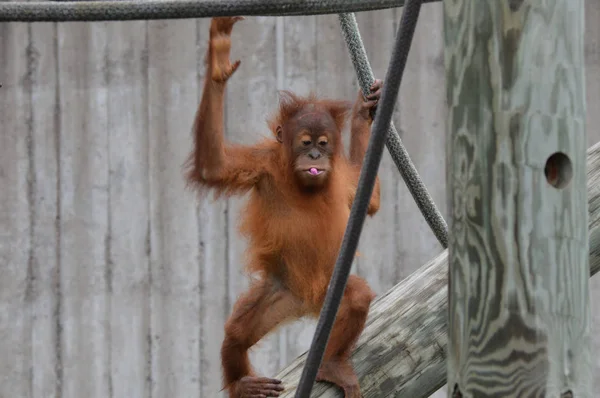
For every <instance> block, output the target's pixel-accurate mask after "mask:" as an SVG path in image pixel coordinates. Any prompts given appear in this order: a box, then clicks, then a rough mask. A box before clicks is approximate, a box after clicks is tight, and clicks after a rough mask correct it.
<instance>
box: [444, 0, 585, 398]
mask: <svg viewBox="0 0 600 398" xmlns="http://www.w3.org/2000/svg"><path fill="white" fill-rule="evenodd" d="M583 10H584V2H583V0H546V1H544V2H539V1H537V0H519V1H509V0H501V1H498V0H478V1H476V2H472V1H467V0H454V1H446V2H444V29H445V32H444V37H445V61H446V62H445V65H446V82H447V86H446V87H447V90H446V91H447V95H446V101H447V103H448V109H449V113H448V119H447V132H448V133H447V137H448V138H447V140H448V141H447V146H446V159H447V161H446V164H447V170H446V173H447V174H446V177H447V178H446V181H447V187H448V215H449V222H448V225H449V230H450V234H449V235H450V239H449V246H448V268H449V302H448V308H449V314H448V349H447V352H448V360H447V362H448V365H447V371H448V375H447V383H448V388H447V391H448V396H452V397H465V398H467V397H469V398H470V397H525V396H527V397H529V396H535V397H544V396H548V397H572V396H575V397H590V396H591V387H592V372H591V370H592V363H591V354H590V347H591V346H590V343H591V341H590V319H591V311H590V303H589V301H590V300H589V263H588V257H587V253H588V252H589V247H588V239H587V238H588V237H587V235H588V234H587V227H586V225H587V224H588V212H587V208H586V197H585V192H586V190H585V186H586V175H585V167H586V164H585V158H584V154H585V150H586V132H585V118H586V109H585V89H584V84H585V83H584V51H583V48H584V46H583V43H584V29H583V26H584V24H583V21H584V18H583V17H584V13H583ZM561 394H562V395H561Z"/></svg>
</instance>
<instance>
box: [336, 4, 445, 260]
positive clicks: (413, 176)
mask: <svg viewBox="0 0 600 398" xmlns="http://www.w3.org/2000/svg"><path fill="white" fill-rule="evenodd" d="M339 20H340V25H341V27H342V33H343V35H344V39H345V40H346V44H347V45H348V51H349V53H350V58H352V64H353V65H354V69H355V70H356V75H357V77H358V81H359V84H360V88H361V90H362V92H363V94H364V95H365V96H366V95H368V94H370V92H371V90H370V87H371V84H373V82H374V77H373V71H372V70H371V65H369V60H368V58H367V53H366V51H365V47H364V45H363V42H362V39H361V37H360V32H359V30H358V24H357V23H356V18H355V16H354V14H353V13H347V14H340V15H339ZM386 146H387V148H388V150H389V151H390V155H391V156H392V159H393V160H394V163H396V166H397V167H398V170H400V174H401V175H402V178H403V179H404V182H405V183H406V186H407V187H408V190H409V191H410V193H411V194H412V196H413V198H414V199H415V202H417V206H418V207H419V209H420V210H421V213H423V216H424V217H425V220H426V221H427V223H428V224H429V227H431V229H432V230H433V233H434V235H435V237H436V238H437V240H438V241H439V242H440V243H441V244H442V246H443V247H444V248H446V247H448V225H447V224H446V221H445V220H444V217H442V214H441V213H440V211H439V210H438V208H437V207H436V205H435V203H434V202H433V199H432V198H431V195H429V192H428V191H427V188H426V187H425V184H423V181H422V180H421V177H419V173H418V172H417V169H416V168H415V166H414V164H413V163H412V161H411V160H410V156H409V155H408V151H407V150H406V148H405V147H404V145H403V144H402V141H401V140H400V136H399V135H398V133H397V132H396V128H395V127H394V123H392V122H390V126H389V129H388V133H387V140H386Z"/></svg>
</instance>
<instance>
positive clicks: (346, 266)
mask: <svg viewBox="0 0 600 398" xmlns="http://www.w3.org/2000/svg"><path fill="white" fill-rule="evenodd" d="M420 10H421V0H407V2H406V5H405V6H404V10H403V12H402V21H401V22H400V28H399V29H398V33H397V35H396V44H395V46H394V50H393V53H392V58H391V60H390V63H389V66H388V70H387V76H386V78H385V81H384V84H383V91H382V94H381V100H380V102H379V104H378V106H377V112H376V114H375V120H374V121H373V127H372V134H371V137H370V139H369V146H368V148H367V152H366V153H365V158H364V162H363V165H362V168H361V172H360V177H359V181H358V189H357V191H356V197H355V199H354V202H353V204H352V209H351V211H350V217H349V219H348V225H347V227H346V231H345V233H344V239H343V241H342V246H341V248H340V252H339V255H338V258H337V261H336V264H335V269H334V271H333V275H332V277H331V281H330V284H329V288H328V289H327V295H326V296H325V303H324V305H323V309H322V310H321V315H320V316H319V322H318V323H317V328H316V331H315V334H314V336H313V340H312V343H311V347H310V349H309V351H308V356H307V358H306V363H305V365H304V369H303V370H302V376H301V378H300V382H299V384H298V388H297V389H296V395H295V397H296V398H306V397H309V396H310V392H311V391H312V388H313V384H314V382H315V379H316V376H317V372H318V370H319V367H320V366H321V361H322V360H323V354H324V352H325V347H326V346H327V341H328V340H329V335H330V333H331V329H332V328H333V323H334V321H335V318H336V315H337V311H338V308H339V306H340V302H341V299H342V296H343V294H344V290H345V288H346V283H347V282H348V275H349V274H350V268H351V267H352V260H353V258H354V253H356V248H357V246H358V241H359V238H360V233H361V230H362V227H363V224H364V221H365V218H366V216H367V208H368V206H369V201H370V199H371V195H372V194H373V187H374V185H375V179H376V177H377V172H378V169H379V164H380V162H381V157H382V155H383V147H384V145H385V141H386V136H387V131H388V126H389V125H390V122H391V120H392V114H393V112H394V104H395V103H396V99H397V98H398V91H399V90H400V83H401V81H402V75H403V74H404V68H405V66H406V59H407V58H408V53H409V51H410V45H411V42H412V38H413V35H414V32H415V27H416V25H417V20H418V18H419V12H420Z"/></svg>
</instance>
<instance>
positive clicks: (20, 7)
mask: <svg viewBox="0 0 600 398" xmlns="http://www.w3.org/2000/svg"><path fill="white" fill-rule="evenodd" d="M435 1H440V0H424V2H435ZM404 3H405V0H222V1H214V0H115V1H110V0H109V1H106V0H99V1H94V0H91V1H32V2H29V1H12V2H3V1H0V22H65V21H130V20H150V19H182V18H208V17H220V16H238V15H247V16H250V15H253V16H284V15H319V14H337V13H340V12H359V11H371V10H380V9H385V8H394V7H402V6H403V5H404Z"/></svg>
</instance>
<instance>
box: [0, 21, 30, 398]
mask: <svg viewBox="0 0 600 398" xmlns="http://www.w3.org/2000/svg"><path fill="white" fill-rule="evenodd" d="M28 44H29V43H28V26H27V25H25V24H16V23H4V24H0V53H2V54H10V56H2V57H0V84H2V87H1V88H0V120H1V121H2V133H1V134H0V187H2V188H1V189H0V225H1V226H2V228H0V264H1V266H0V357H1V358H11V360H9V361H2V363H1V364H0V396H6V397H25V396H29V395H31V388H32V386H31V385H30V380H29V377H28V373H29V369H30V367H31V366H32V365H33V364H32V352H31V350H32V347H31V340H30V339H31V326H32V323H31V314H30V312H29V311H28V305H29V303H30V302H31V300H32V297H31V295H32V292H31V288H32V282H33V281H32V274H31V273H32V263H31V261H32V253H31V233H32V231H31V227H32V223H33V222H34V220H33V219H32V211H33V207H34V204H33V203H32V202H31V199H32V185H31V181H29V180H30V177H31V174H30V173H31V172H32V170H31V168H30V157H29V156H30V153H31V146H30V142H31V140H32V139H33V137H32V135H33V131H32V126H31V124H30V123H29V122H30V116H31V115H30V112H29V111H30V106H29V105H30V97H29V95H28V94H29V90H30V89H31V85H32V82H31V78H30V76H29V74H28V72H29V70H28V66H29V65H28V57H27V53H26V49H27V45H28Z"/></svg>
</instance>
